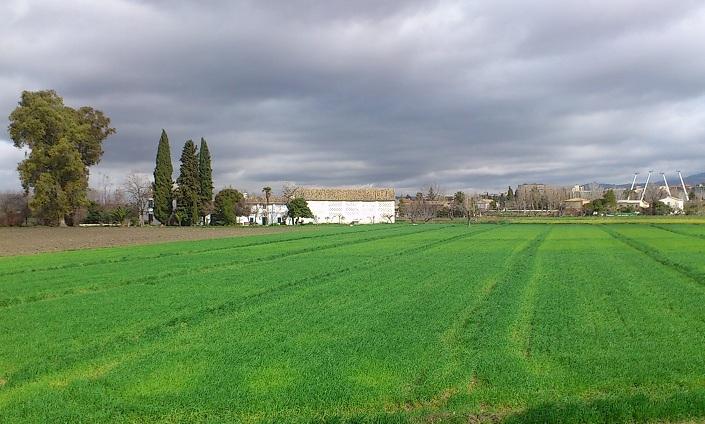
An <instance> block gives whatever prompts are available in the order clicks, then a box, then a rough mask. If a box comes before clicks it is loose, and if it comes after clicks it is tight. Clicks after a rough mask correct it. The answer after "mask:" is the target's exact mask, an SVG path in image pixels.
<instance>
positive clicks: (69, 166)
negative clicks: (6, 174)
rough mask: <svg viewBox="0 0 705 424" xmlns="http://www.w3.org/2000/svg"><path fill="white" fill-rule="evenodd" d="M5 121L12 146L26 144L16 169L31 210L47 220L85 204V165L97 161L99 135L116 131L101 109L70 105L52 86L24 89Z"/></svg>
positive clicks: (61, 222) (63, 217) (63, 219)
mask: <svg viewBox="0 0 705 424" xmlns="http://www.w3.org/2000/svg"><path fill="white" fill-rule="evenodd" d="M9 120H10V125H9V127H8V130H9V133H10V138H12V140H13V142H14V145H15V147H17V148H23V147H27V148H29V149H30V153H29V156H28V157H27V158H26V159H25V160H23V161H22V162H20V164H19V165H18V167H17V170H18V171H19V174H20V181H21V182H22V187H23V188H24V189H25V192H27V193H29V192H30V190H31V191H33V194H34V196H33V198H32V201H31V202H30V208H31V209H32V212H33V213H34V214H35V215H36V216H37V217H38V218H40V219H43V220H45V221H46V222H48V223H51V224H58V225H65V223H66V217H67V216H69V215H71V214H72V213H73V212H75V211H76V209H77V208H78V207H79V206H82V205H85V204H87V199H86V191H87V188H88V167H89V166H92V165H95V164H97V163H98V162H100V158H101V156H102V155H103V147H102V143H103V141H104V140H105V139H106V138H107V137H108V136H109V135H110V134H113V133H114V132H115V128H112V127H111V126H110V118H108V117H107V116H105V115H104V114H103V112H101V111H99V110H95V109H93V108H91V107H88V106H84V107H81V108H79V109H73V108H71V107H68V106H66V105H64V100H63V99H62V98H61V97H60V96H59V95H58V94H57V93H56V91H54V90H43V91H34V92H33V91H23V92H22V97H21V99H20V102H19V105H18V106H17V108H15V110H14V111H13V112H12V113H11V114H10V117H9Z"/></svg>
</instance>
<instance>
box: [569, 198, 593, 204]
mask: <svg viewBox="0 0 705 424" xmlns="http://www.w3.org/2000/svg"><path fill="white" fill-rule="evenodd" d="M564 202H587V203H590V201H589V200H588V199H583V198H582V197H573V198H571V199H565V200H564Z"/></svg>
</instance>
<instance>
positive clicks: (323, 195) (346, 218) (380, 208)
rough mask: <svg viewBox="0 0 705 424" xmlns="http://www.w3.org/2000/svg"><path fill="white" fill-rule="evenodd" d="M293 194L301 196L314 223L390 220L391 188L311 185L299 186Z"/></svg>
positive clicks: (392, 199)
mask: <svg viewBox="0 0 705 424" xmlns="http://www.w3.org/2000/svg"><path fill="white" fill-rule="evenodd" d="M295 197H303V198H304V199H305V200H306V202H307V203H308V207H309V209H311V212H312V213H313V216H314V219H313V222H315V223H318V224H326V223H331V224H351V223H356V224H378V223H393V222H394V189H393V188H371V187H361V188H311V187H300V188H298V189H297V190H296V193H295Z"/></svg>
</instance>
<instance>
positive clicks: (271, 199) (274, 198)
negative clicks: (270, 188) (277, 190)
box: [245, 195, 288, 205]
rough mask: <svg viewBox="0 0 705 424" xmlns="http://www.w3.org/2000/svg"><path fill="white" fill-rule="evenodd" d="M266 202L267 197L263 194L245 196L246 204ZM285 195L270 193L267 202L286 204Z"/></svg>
mask: <svg viewBox="0 0 705 424" xmlns="http://www.w3.org/2000/svg"><path fill="white" fill-rule="evenodd" d="M266 203H267V198H266V197H264V196H252V195H250V196H247V198H245V204H247V205H258V204H262V205H264V204H266ZM287 203H288V202H287V200H286V197H284V196H275V195H271V196H269V204H270V205H285V204H287Z"/></svg>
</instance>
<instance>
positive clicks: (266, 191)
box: [262, 186, 272, 225]
mask: <svg viewBox="0 0 705 424" xmlns="http://www.w3.org/2000/svg"><path fill="white" fill-rule="evenodd" d="M262 193H264V198H265V200H266V202H267V209H266V210H267V225H270V224H271V222H272V213H271V212H270V211H269V196H271V194H272V187H269V186H267V187H264V188H263V189H262Z"/></svg>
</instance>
